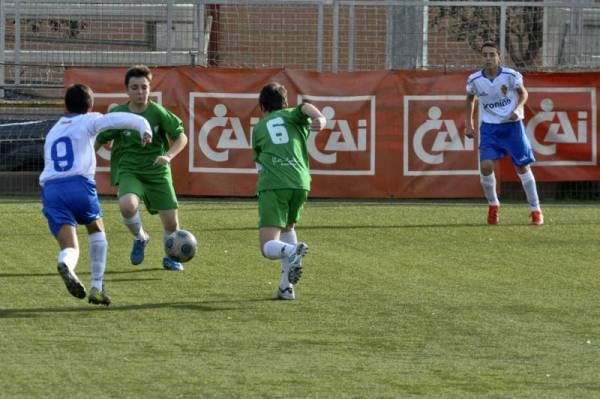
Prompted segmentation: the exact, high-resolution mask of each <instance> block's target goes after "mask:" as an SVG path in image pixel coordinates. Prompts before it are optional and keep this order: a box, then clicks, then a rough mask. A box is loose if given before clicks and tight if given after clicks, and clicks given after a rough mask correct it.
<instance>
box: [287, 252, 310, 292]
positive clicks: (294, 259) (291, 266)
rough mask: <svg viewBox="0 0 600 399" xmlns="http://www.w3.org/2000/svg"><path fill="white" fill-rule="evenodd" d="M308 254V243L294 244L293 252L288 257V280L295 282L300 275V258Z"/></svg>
mask: <svg viewBox="0 0 600 399" xmlns="http://www.w3.org/2000/svg"><path fill="white" fill-rule="evenodd" d="M307 254H308V245H306V243H303V242H299V243H298V244H296V247H295V248H294V252H292V254H291V255H290V256H289V257H288V281H289V282H290V284H296V283H297V282H298V281H299V280H300V277H302V259H303V258H304V257H305V256H306V255H307Z"/></svg>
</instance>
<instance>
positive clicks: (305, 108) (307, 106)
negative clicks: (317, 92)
mask: <svg viewBox="0 0 600 399" xmlns="http://www.w3.org/2000/svg"><path fill="white" fill-rule="evenodd" d="M301 110H302V113H303V114H304V115H306V116H308V117H310V119H312V125H311V128H312V129H313V130H323V128H324V127H325V123H326V120H325V115H323V114H322V113H321V111H319V109H318V108H317V107H315V106H314V105H312V104H311V103H304V104H303V105H302V108H301Z"/></svg>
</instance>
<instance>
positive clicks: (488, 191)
mask: <svg viewBox="0 0 600 399" xmlns="http://www.w3.org/2000/svg"><path fill="white" fill-rule="evenodd" d="M481 55H482V56H483V60H484V64H485V67H484V69H482V70H480V71H477V72H475V73H473V74H471V75H470V76H469V79H468V80H467V102H466V117H467V118H466V136H467V137H469V138H472V137H474V136H475V135H476V134H477V128H476V127H475V124H474V121H473V113H474V109H475V106H474V105H475V97H477V99H478V101H479V115H480V118H481V121H482V122H481V127H480V129H479V134H480V138H479V160H480V171H481V176H480V178H481V186H482V187H483V192H484V193H485V197H486V199H487V201H488V204H489V208H488V219H487V222H488V224H498V221H499V211H500V201H499V200H498V195H497V193H496V177H495V175H494V168H495V163H496V161H497V160H498V159H500V158H502V157H504V156H506V155H508V154H510V156H511V158H512V163H513V165H514V167H515V169H516V171H517V174H518V176H519V179H521V183H522V185H523V189H524V190H525V195H526V197H527V201H528V202H529V208H530V211H531V223H532V224H534V225H541V224H544V216H543V214H542V210H541V208H540V201H539V198H538V193H537V188H536V185H535V178H534V176H533V173H532V171H531V168H530V167H529V165H530V164H532V163H533V162H535V157H534V156H533V150H532V148H531V143H530V142H529V139H528V138H527V134H526V132H525V127H524V126H523V105H524V104H525V101H527V96H528V94H527V90H526V89H525V86H524V85H523V76H522V75H521V74H520V73H519V72H517V71H515V70H514V69H510V68H507V67H505V66H501V65H500V54H499V53H498V48H497V47H496V45H495V44H494V43H484V44H483V46H482V47H481Z"/></svg>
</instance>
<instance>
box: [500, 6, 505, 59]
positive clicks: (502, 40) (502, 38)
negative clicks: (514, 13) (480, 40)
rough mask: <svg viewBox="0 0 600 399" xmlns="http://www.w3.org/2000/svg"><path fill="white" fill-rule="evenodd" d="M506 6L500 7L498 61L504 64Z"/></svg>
mask: <svg viewBox="0 0 600 399" xmlns="http://www.w3.org/2000/svg"><path fill="white" fill-rule="evenodd" d="M505 56H506V6H505V5H501V6H500V59H501V60H502V62H506V58H505Z"/></svg>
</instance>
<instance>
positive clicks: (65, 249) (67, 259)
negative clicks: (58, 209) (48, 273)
mask: <svg viewBox="0 0 600 399" xmlns="http://www.w3.org/2000/svg"><path fill="white" fill-rule="evenodd" d="M56 241H57V242H58V245H59V247H60V252H59V253H58V263H57V266H56V269H57V270H58V273H59V274H60V276H61V277H62V279H63V281H64V283H65V287H67V291H69V293H70V294H71V295H73V296H74V297H75V298H79V299H83V298H85V295H86V291H85V286H84V285H83V283H82V282H81V281H80V280H79V277H77V274H75V268H76V267H77V262H78V261H79V243H78V241H77V231H76V229H75V226H73V225H70V224H63V225H62V226H60V228H59V230H58V231H57V233H56Z"/></svg>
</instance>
